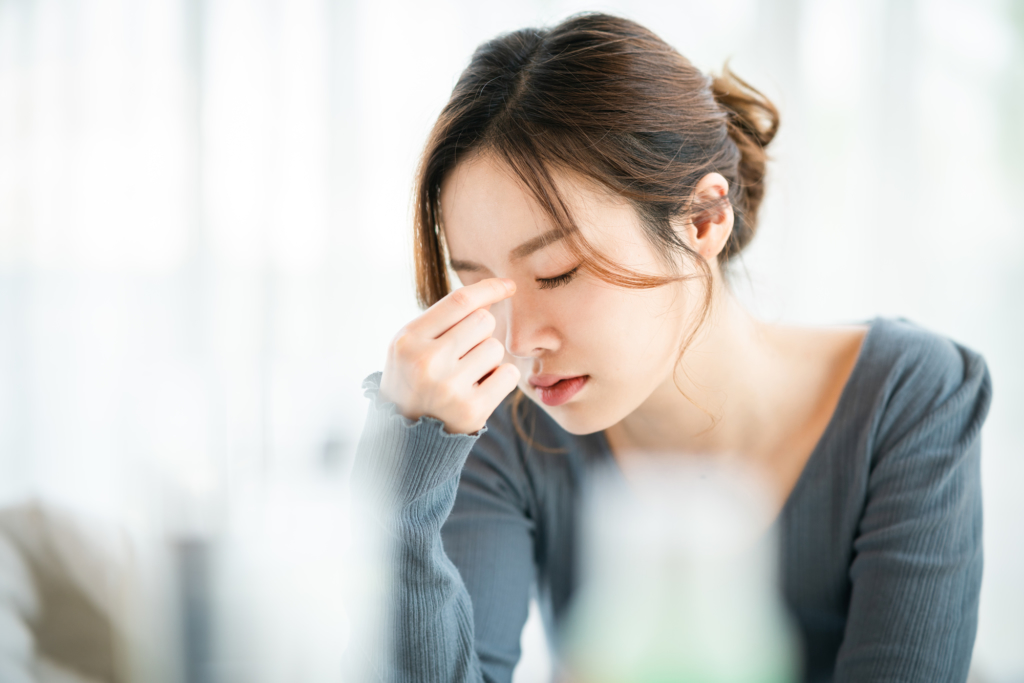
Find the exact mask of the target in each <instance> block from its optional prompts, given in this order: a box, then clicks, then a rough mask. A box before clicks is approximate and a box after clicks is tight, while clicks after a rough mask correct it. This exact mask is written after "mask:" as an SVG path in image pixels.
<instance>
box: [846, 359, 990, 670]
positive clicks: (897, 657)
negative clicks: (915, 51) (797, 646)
mask: <svg viewBox="0 0 1024 683" xmlns="http://www.w3.org/2000/svg"><path fill="white" fill-rule="evenodd" d="M937 368H938V369H940V370H938V371H936V369H937ZM990 400H991V380H990V378H989V374H988V370H987V368H986V367H985V363H984V361H983V360H982V359H981V357H980V356H977V355H976V354H973V353H972V352H970V351H967V350H965V349H962V348H960V347H955V346H954V345H952V344H950V343H949V342H946V341H945V340H943V341H942V343H941V344H940V343H938V341H936V343H934V344H932V345H930V346H929V348H928V349H926V352H925V353H924V354H923V355H922V357H921V358H920V359H919V362H917V363H916V364H915V367H914V368H912V369H911V370H910V371H909V372H908V373H906V375H905V376H904V377H901V381H900V382H899V383H898V386H894V387H893V388H892V390H891V394H890V395H889V396H888V398H887V401H888V402H887V405H886V409H885V411H884V413H883V414H882V417H881V422H880V424H879V427H878V432H877V434H878V438H879V441H878V443H877V445H876V448H875V459H874V461H873V462H872V465H871V472H870V475H869V479H868V490H867V501H866V504H865V508H864V512H863V514H862V517H861V522H860V526H859V529H858V534H857V537H856V539H855V541H854V559H853V562H852V563H851V566H850V579H851V582H852V586H853V588H852V593H851V597H850V608H849V614H848V617H847V622H846V633H845V636H844V639H843V644H842V646H841V648H840V650H839V655H838V659H837V663H836V676H835V680H836V682H837V683H843V682H854V681H856V682H857V683H865V682H873V681H877V682H881V681H920V682H921V683H925V682H927V683H941V682H945V681H950V682H952V681H956V682H959V683H963V681H965V680H966V679H967V670H968V668H969V666H970V661H971V651H972V649H973V646H974V636H975V631H976V629H977V614H978V595H979V592H980V589H981V573H982V548H981V521H982V520H981V516H982V510H981V482H980V455H981V445H980V431H981V425H982V423H983V422H984V419H985V416H986V414H987V411H988V406H989V402H990Z"/></svg>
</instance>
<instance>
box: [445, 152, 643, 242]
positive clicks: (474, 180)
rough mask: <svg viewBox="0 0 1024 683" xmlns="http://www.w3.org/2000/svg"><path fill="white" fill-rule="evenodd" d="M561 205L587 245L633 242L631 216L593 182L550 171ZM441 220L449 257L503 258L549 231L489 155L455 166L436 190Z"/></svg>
mask: <svg viewBox="0 0 1024 683" xmlns="http://www.w3.org/2000/svg"><path fill="white" fill-rule="evenodd" d="M550 172H551V176H552V178H553V180H554V182H555V186H556V189H557V192H558V195H559V197H560V198H561V200H562V201H563V202H564V203H565V204H566V206H567V207H568V209H569V211H570V212H571V213H572V216H573V218H574V220H575V222H576V223H577V226H578V227H579V228H580V230H581V231H582V232H583V233H584V234H585V235H586V237H587V239H588V241H591V243H593V244H595V246H596V244H598V243H602V242H604V243H607V242H608V240H609V239H611V240H612V241H618V240H622V239H624V238H625V239H627V240H629V241H631V238H633V237H635V235H636V234H637V233H636V230H635V228H636V224H637V221H636V214H635V212H634V211H633V209H632V207H631V206H630V205H629V203H628V202H626V201H625V200H624V199H623V198H621V197H616V196H613V195H611V194H610V193H608V192H607V191H605V190H603V189H602V188H599V187H597V186H596V185H595V184H594V183H593V182H591V181H588V180H585V179H583V178H579V177H576V176H572V175H569V174H568V173H566V172H564V171H561V170H558V169H552V170H551V171H550ZM440 200H441V216H442V223H443V229H444V233H445V239H446V241H447V243H448V246H449V250H450V251H451V252H452V256H453V258H466V257H470V258H472V257H474V256H480V257H481V258H482V257H483V256H484V255H485V254H486V255H487V257H488V258H490V257H491V255H494V256H495V257H496V256H497V255H499V254H501V255H505V254H508V253H509V251H510V250H512V249H514V248H515V247H516V246H518V245H520V244H522V243H524V242H526V241H527V240H530V239H533V238H536V237H538V236H539V235H542V234H544V233H547V232H548V231H550V230H551V229H552V228H554V227H555V223H554V221H553V220H552V218H551V216H550V215H549V214H548V213H547V212H546V211H545V210H544V209H543V208H542V207H541V205H540V204H539V203H538V202H537V200H536V198H535V197H534V196H533V194H532V193H531V192H530V191H529V190H528V189H527V188H526V187H525V186H524V185H523V183H522V181H520V180H519V178H518V177H517V176H516V175H515V172H514V171H513V170H512V169H511V168H510V167H509V166H508V164H507V163H505V162H504V161H503V160H501V159H500V158H499V157H497V156H496V155H495V154H493V153H489V152H483V153H479V154H476V155H473V156H471V157H469V158H467V159H466V160H464V161H462V162H460V163H459V164H458V165H457V166H456V167H455V168H454V169H453V170H452V172H451V173H450V174H449V176H448V177H447V178H446V179H445V181H444V183H443V184H442V186H441V197H440Z"/></svg>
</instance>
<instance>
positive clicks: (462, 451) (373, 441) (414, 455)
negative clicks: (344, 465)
mask: <svg viewBox="0 0 1024 683" xmlns="http://www.w3.org/2000/svg"><path fill="white" fill-rule="evenodd" d="M382 374H383V373H381V372H375V373H373V374H371V375H370V376H369V377H367V378H366V379H365V380H363V390H364V391H363V395H364V396H366V397H367V398H369V399H370V407H369V410H368V412H367V416H366V424H365V426H364V427H363V434H362V437H361V438H360V440H359V447H358V450H357V452H356V461H355V467H354V469H353V472H352V477H353V482H354V483H355V484H356V485H358V486H362V487H364V493H367V494H369V495H370V496H372V497H373V498H374V499H376V501H377V503H378V504H381V505H384V506H387V507H399V508H400V507H403V506H404V505H407V504H408V503H410V502H412V501H414V500H416V499H418V498H420V497H421V496H423V495H424V494H426V493H427V492H429V491H431V490H433V489H435V488H437V487H438V486H440V485H442V484H443V483H445V482H447V481H450V480H451V479H453V478H456V479H457V478H458V476H459V474H460V473H461V471H462V466H463V465H464V464H465V462H466V458H467V457H468V456H469V451H470V450H471V449H472V447H473V444H474V443H476V440H477V439H478V438H479V437H480V436H481V435H482V434H484V433H485V432H486V431H487V427H486V426H484V427H482V428H481V429H480V430H478V431H477V432H474V433H473V434H451V433H449V432H448V431H447V430H446V429H445V428H444V423H443V422H442V421H441V420H438V419H437V418H434V417H430V416H428V415H424V416H422V417H420V418H419V419H417V420H410V419H409V418H407V417H405V416H403V415H401V414H400V413H399V412H398V406H396V405H395V404H394V403H392V402H391V401H385V400H384V399H383V398H381V396H380V379H381V376H382Z"/></svg>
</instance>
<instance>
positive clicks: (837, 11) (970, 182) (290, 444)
mask: <svg viewBox="0 0 1024 683" xmlns="http://www.w3.org/2000/svg"><path fill="white" fill-rule="evenodd" d="M584 9H597V10H604V11H612V12H616V13H620V14H624V15H626V16H629V17H631V18H634V19H637V20H639V21H640V22H642V23H644V24H646V25H647V26H649V27H650V28H652V29H654V30H655V31H656V32H658V33H659V34H660V35H661V36H662V37H664V38H665V39H666V40H667V41H668V42H670V43H671V44H673V45H674V46H675V47H676V48H677V49H679V50H680V51H681V52H682V53H683V54H685V55H686V56H688V57H689V58H691V60H692V61H694V62H695V63H696V64H697V65H698V66H699V67H701V68H704V69H712V70H713V69H718V68H720V66H721V65H722V63H723V61H724V60H725V59H726V58H732V62H731V66H732V67H733V69H734V70H735V71H736V72H737V73H738V74H739V75H740V76H742V77H744V78H746V79H747V80H749V81H751V82H753V83H754V84H755V85H757V86H759V87H761V88H762V89H763V90H764V91H765V92H767V93H768V94H769V95H770V96H771V97H772V98H773V99H774V100H775V101H776V103H777V104H778V105H779V107H780V109H781V112H782V120H783V125H782V132H781V133H780V135H779V138H778V140H777V142H776V143H773V146H772V148H771V150H770V151H771V152H772V154H773V156H774V159H775V161H774V165H773V166H772V168H771V176H770V179H769V190H768V199H767V203H766V206H765V209H764V211H763V218H762V224H761V228H760V230H759V234H758V236H757V238H756V240H755V242H754V244H753V246H752V248H751V249H750V250H749V252H748V253H747V255H746V256H745V258H744V259H743V263H742V265H741V267H740V269H739V271H738V273H737V275H738V276H739V277H738V282H739V288H740V290H741V291H742V293H743V296H744V297H745V299H746V300H748V301H749V302H750V305H751V306H752V307H753V308H754V310H756V311H757V312H758V314H759V315H761V316H763V317H764V318H766V319H772V320H785V321H792V322H801V323H829V322H843V321H860V320H865V319H868V318H871V317H873V316H875V315H886V316H904V317H907V318H909V319H911V320H913V321H916V322H918V323H920V324H922V325H925V326H927V327H929V328H930V329H933V330H935V331H938V332H940V333H942V334H945V335H948V336H950V337H952V338H954V339H956V340H958V341H960V342H962V343H965V344H967V345H968V346H970V347H972V348H974V349H976V350H978V351H980V352H981V353H982V354H983V355H984V356H985V358H986V360H987V361H988V364H989V367H990V370H991V372H992V376H993V382H994V388H995V399H994V402H993V405H992V411H991V413H990V417H989V420H988V424H987V426H986V428H985V432H984V456H983V476H984V487H985V544H986V546H985V553H986V559H985V583H984V588H983V593H982V606H981V622H980V628H979V632H978V641H977V647H976V650H975V663H974V671H975V675H976V676H977V677H978V679H979V680H982V681H995V682H1006V681H1022V680H1024V588H1022V586H1021V579H1022V577H1024V540H1022V539H1024V495H1022V494H1021V486H1022V485H1024V458H1022V454H1021V445H1022V443H1024V439H1022V436H1024V420H1022V419H1021V415H1022V412H1024V381H1022V380H1024V362H1022V359H1021V354H1020V350H1019V349H1020V341H1019V340H1020V339H1021V336H1022V334H1024V315H1022V314H1024V310H1022V304H1021V300H1020V298H1021V295H1022V294H1024V192H1021V187H1022V182H1024V161H1022V158H1024V126H1022V124H1024V3H1020V2H1013V1H1012V0H1004V1H1003V2H999V1H997V0H918V1H917V2H913V1H910V0H906V1H899V0H892V1H891V2H883V1H881V0H869V1H864V2H854V1H853V0H849V1H846V2H842V1H839V0H820V1H812V0H803V1H801V0H776V1H770V0H760V1H758V0H722V1H719V2H707V1H706V0H704V1H702V2H698V1H694V0H674V1H672V2H668V1H661V2H657V1H637V2H619V3H607V2H603V3H598V4H590V5H584V4H581V3H578V2H554V1H552V2H544V1H540V0H535V1H534V2H529V1H523V2H514V3H513V2H478V1H475V0H448V1H442V2H434V3H423V2H416V1H414V0H396V1H393V2H382V1H374V0H348V1H342V2H326V1H325V0H287V1H285V0H262V1H251V0H211V1H210V2H201V1H200V0H138V1H128V0H121V1H117V0H111V1H108V2H88V1H84V0H83V1H79V2H74V1H64V0H37V1H30V0H0V501H4V502H7V501H13V500H17V499H22V498H24V497H26V496H30V495H43V496H46V497H47V498H50V499H53V500H57V501H60V502H61V503H62V504H66V505H68V506H73V507H75V508H76V509H82V510H89V511H91V512H92V513H94V514H98V515H106V516H109V517H111V518H113V519H124V518H126V517H128V516H131V515H136V514H142V513H140V512H139V511H140V510H145V509H147V506H148V505H150V504H151V501H150V500H149V496H150V494H151V488H148V487H147V486H143V485H140V483H139V482H143V481H147V482H148V481H153V480H160V481H170V482H174V485H175V486H179V487H182V488H184V489H186V490H188V491H191V492H193V493H195V492H199V493H198V494H195V495H206V496H220V497H227V498H230V495H231V491H233V490H237V489H238V487H240V486H243V485H244V484H245V483H246V482H253V481H255V482H261V481H262V482H266V481H269V480H273V479H275V478H280V477H287V476H292V475H297V476H318V475H316V474H314V473H316V472H322V471H325V470H326V469H329V468H330V466H331V462H332V461H334V460H337V459H339V458H341V459H344V457H346V455H347V454H349V453H351V450H352V447H353V444H354V442H355V440H356V439H357V438H358V434H359V429H360V426H361V422H362V418H363V415H364V413H365V403H364V401H363V399H362V397H361V393H360V390H359V384H360V381H361V379H362V378H363V377H364V376H365V375H367V374H369V373H370V372H372V371H374V370H377V369H380V367H381V364H382V357H383V351H384V348H385V345H386V343H387V341H388V340H389V339H390V337H391V336H392V335H393V334H394V332H395V331H396V330H397V329H398V327H400V326H401V325H402V324H403V323H404V322H405V321H406V320H407V319H409V318H410V317H412V316H413V315H415V314H416V308H415V306H414V302H413V291H412V268H411V260H410V253H411V249H410V234H411V230H410V219H409V214H410V189H411V183H412V174H413V169H414V166H415V163H416V160H417V156H418V154H419V152H420V150H421V149H422V145H423V142H424V140H425V136H426V133H427V131H428V130H429V127H430V125H431V123H432V121H433V119H434V118H435V117H436V115H437V113H438V112H439V110H440V108H441V107H442V106H443V104H444V103H445V101H446V98H447V96H448V93H449V92H450V89H451V87H452V85H453V84H454V82H455V79H456V78H457V76H458V74H459V72H460V71H461V69H462V68H463V67H464V66H465V64H466V63H467V60H468V58H469V55H470V54H471V52H472V50H473V48H474V47H475V46H476V45H477V44H478V43H480V42H481V41H483V40H485V39H487V38H490V37H492V36H494V35H495V34H497V33H499V32H503V31H508V30H513V29H516V28H521V27H524V26H527V25H537V24H546V23H553V22H555V21H557V20H559V19H561V18H562V17H564V16H566V15H567V14H569V13H571V12H574V11H579V10H584ZM531 628H533V627H531ZM531 633H533V631H531ZM531 637H533V636H531ZM530 652H531V654H530V655H529V656H530V657H531V661H537V660H535V659H532V658H533V657H534V656H535V655H534V654H532V653H533V652H535V650H534V649H533V648H532V646H531V648H530ZM528 666H533V665H532V664H529V665H528Z"/></svg>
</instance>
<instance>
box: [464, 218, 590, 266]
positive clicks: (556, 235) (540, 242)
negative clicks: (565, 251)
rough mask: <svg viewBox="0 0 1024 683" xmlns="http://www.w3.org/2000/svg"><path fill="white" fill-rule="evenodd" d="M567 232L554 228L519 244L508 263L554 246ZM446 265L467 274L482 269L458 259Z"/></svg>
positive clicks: (509, 254)
mask: <svg viewBox="0 0 1024 683" xmlns="http://www.w3.org/2000/svg"><path fill="white" fill-rule="evenodd" d="M569 232H570V231H568V230H564V229H562V228H554V229H552V230H548V231H547V232H546V233H544V234H543V235H538V236H537V237H534V238H533V239H530V240H527V241H525V242H523V243H522V244H520V245H519V246H518V247H516V248H515V249H513V250H512V251H510V252H509V253H508V260H509V262H510V263H511V262H512V261H519V260H522V259H524V258H526V257H527V256H529V255H530V254H532V253H534V252H537V251H540V250H541V249H543V248H544V247H546V246H548V245H551V244H554V243H555V242H557V241H559V240H561V239H563V238H565V236H566V235H567V234H569ZM573 232H574V230H573ZM448 265H449V267H451V269H452V270H462V271H467V272H478V271H481V270H483V269H484V267H483V266H481V265H480V264H479V263H476V262H474V261H462V260H459V259H451V260H450V261H449V262H448Z"/></svg>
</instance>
